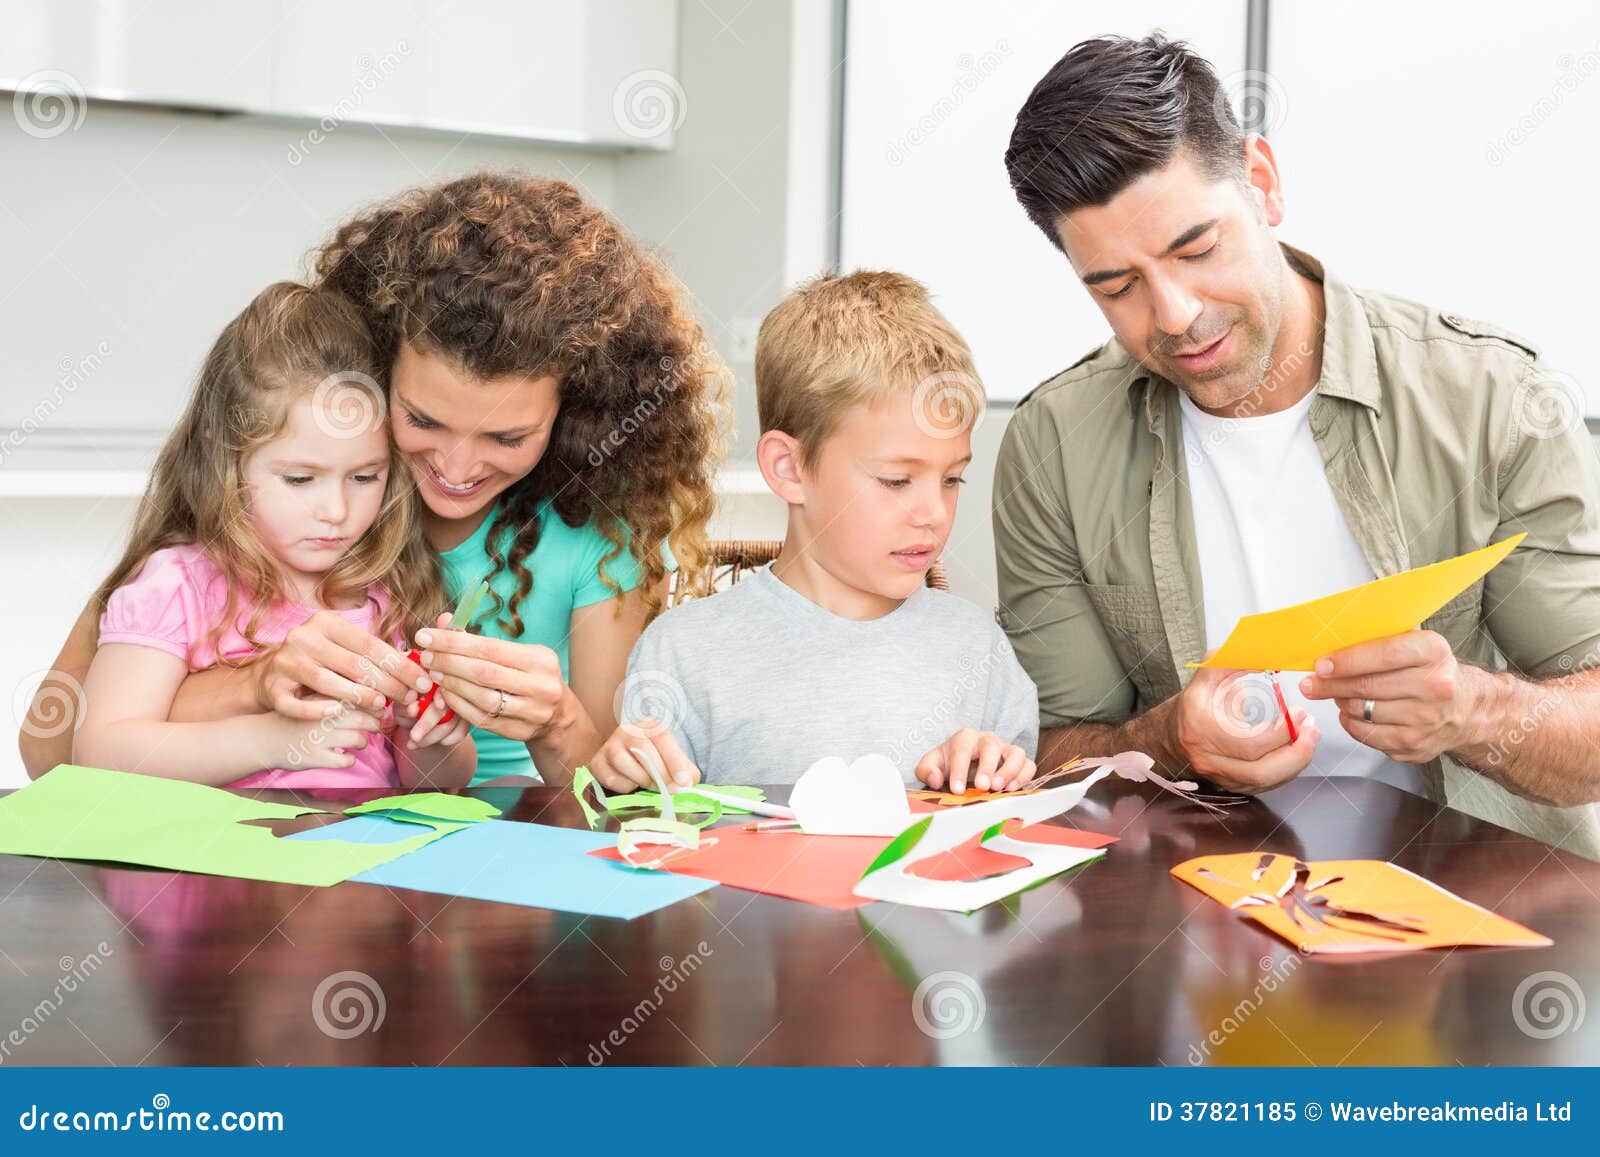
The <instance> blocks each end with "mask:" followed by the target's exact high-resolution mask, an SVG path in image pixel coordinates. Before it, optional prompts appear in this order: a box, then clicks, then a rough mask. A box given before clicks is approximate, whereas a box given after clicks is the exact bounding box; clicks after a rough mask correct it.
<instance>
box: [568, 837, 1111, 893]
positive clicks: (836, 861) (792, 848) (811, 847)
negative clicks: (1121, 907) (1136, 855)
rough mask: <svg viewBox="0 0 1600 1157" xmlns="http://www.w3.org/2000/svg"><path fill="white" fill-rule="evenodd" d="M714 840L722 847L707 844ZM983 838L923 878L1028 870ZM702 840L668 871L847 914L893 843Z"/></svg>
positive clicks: (1047, 840) (1081, 842) (1090, 843)
mask: <svg viewBox="0 0 1600 1157" xmlns="http://www.w3.org/2000/svg"><path fill="white" fill-rule="evenodd" d="M1007 834H1008V835H1010V836H1011V837H1012V838H1014V839H1019V840H1025V841H1032V842H1034V843H1040V844H1059V845H1064V846H1067V847H1076V848H1103V847H1105V846H1106V845H1108V844H1113V843H1115V842H1116V837H1115V836H1102V835H1098V834H1096V833H1094V832H1085V831H1080V830H1079V829H1077V828H1064V827H1060V826H1058V825H1056V824H1048V823H1043V824H1033V825H1031V826H1029V827H1026V828H1020V829H1018V830H1016V831H1013V832H1008V833H1007ZM711 837H715V838H716V841H717V842H716V843H715V844H712V845H711V846H709V847H706V846H704V841H705V840H707V839H709V838H711ZM978 839H979V837H978V836H974V837H973V838H972V839H971V840H969V841H967V842H966V843H965V844H962V845H961V846H960V847H958V848H954V849H952V850H950V851H948V852H945V853H944V854H943V855H940V856H935V857H934V858H932V859H930V860H928V861H927V862H926V863H924V864H919V865H917V875H919V876H925V877H927V878H928V879H931V880H970V879H973V878H975V877H979V876H990V875H994V874H996V873H998V872H1005V871H1010V870H1011V869H1012V868H1017V867H1021V866H1022V861H1021V860H1020V859H1018V858H1017V857H1015V856H1011V855H1006V854H1004V853H1001V852H991V851H990V850H989V849H987V848H982V847H979V846H978ZM701 840H702V847H701V848H700V850H699V851H696V852H690V853H686V854H685V855H683V856H681V857H679V858H676V859H674V860H673V861H672V864H671V867H670V868H669V869H668V870H669V871H671V872H674V873H677V874H679V875H684V876H697V877H699V878H700V879H702V880H715V881H717V883H719V884H727V885H728V886H729V887H733V888H744V889H746V890H747V891H751V892H765V893H766V894H767V895H769V896H783V897H786V898H787V899H790V900H803V901H805V902H806V903H808V904H818V905H820V906H822V907H824V908H841V909H844V908H859V907H861V906H862V905H864V904H870V903H872V901H871V900H868V899H866V898H865V897H862V896H857V895H856V894H855V891H854V889H855V886H856V882H857V881H858V880H860V879H861V876H862V874H863V873H864V872H866V870H867V868H868V867H869V866H871V864H872V861H873V860H875V859H877V858H878V854H879V853H880V852H882V851H883V849H884V848H886V847H888V846H889V839H888V838H887V837H884V836H808V835H805V834H804V833H802V832H756V831H751V830H749V828H748V827H747V826H745V825H742V824H729V825H726V826H724V827H720V828H711V829H708V830H707V831H706V832H705V833H704V834H703V835H702V836H701ZM589 855H591V856H600V857H602V858H604V859H608V860H619V861H620V860H621V858H622V857H621V856H619V855H618V854H617V850H616V849H615V848H598V849H596V850H595V851H592V852H590V853H589Z"/></svg>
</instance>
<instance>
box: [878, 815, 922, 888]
mask: <svg viewBox="0 0 1600 1157" xmlns="http://www.w3.org/2000/svg"><path fill="white" fill-rule="evenodd" d="M932 822H933V817H932V816H923V817H922V818H921V819H920V820H918V821H917V822H916V823H914V824H912V825H911V826H910V827H909V828H907V829H906V830H905V831H903V832H901V833H900V834H899V835H898V836H896V837H895V838H894V839H892V840H890V841H889V846H888V847H886V848H884V849H883V851H881V852H879V853H878V858H877V859H876V860H873V861H872V863H871V865H869V866H868V868H867V870H866V871H865V872H862V873H861V878H862V879H863V880H865V879H866V878H867V877H868V876H870V875H872V873H874V872H876V871H877V870H878V869H879V868H882V867H886V866H887V865H889V864H892V863H894V862H895V861H896V860H898V859H900V858H901V857H902V856H904V855H905V854H906V853H907V852H909V851H911V849H912V848H914V847H916V846H917V841H919V840H920V839H922V836H923V833H924V832H926V831H927V830H928V825H929V824H931V823H932Z"/></svg>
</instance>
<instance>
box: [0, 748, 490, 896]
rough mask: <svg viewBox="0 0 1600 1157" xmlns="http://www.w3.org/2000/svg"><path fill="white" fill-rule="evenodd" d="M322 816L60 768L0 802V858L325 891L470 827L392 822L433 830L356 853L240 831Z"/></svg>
mask: <svg viewBox="0 0 1600 1157" xmlns="http://www.w3.org/2000/svg"><path fill="white" fill-rule="evenodd" d="M326 814H328V813H326V812H324V811H323V809H321V808H314V807H298V806H292V805H287V804H275V803H264V802H261V801H259V800H253V799H246V798H245V797H244V796H239V795H234V794H233V793H231V792H227V791H223V790H222V789H221V788H215V787H206V786H205V785H203V784H198V783H188V782H185V781H183V780H176V779H160V778H157V777H155V776H149V775H135V774H133V773H131V772H124V771H105V770H102V769H100V768H93V767H78V766H76V765H74V764H67V763H64V764H61V765H60V766H58V767H56V768H55V769H54V770H52V771H49V772H46V773H45V774H44V775H42V776H40V777H39V778H38V779H37V780H36V781H34V782H33V783H31V784H29V785H28V786H27V787H24V788H22V789H20V790H18V791H15V792H12V793H11V794H10V795H9V796H6V797H5V798H3V799H0V853H6V854H10V855H19V856H43V857H47V858H49V859H56V860H105V861H110V862H113V863H120V864H133V865H137V866H140V867H149V868H166V869H170V870H174V871H180V872H199V873H202V874H205V875H212V876H237V877H240V878H242V879H247V880H266V881H269V882H272V883H280V884H303V885H308V886H311V887H326V886H327V885H330V884H337V883H339V882H341V881H343V880H347V879H349V878H350V877H351V876H355V875H358V874H360V873H361V872H365V871H367V870H368V869H370V868H375V867H377V866H378V865H379V864H384V863H387V862H388V861H390V860H393V859H397V858H399V857H400V856H403V855H405V854H406V853H407V852H411V851H415V850H416V849H417V848H420V847H422V846H424V845H425V844H429V843H432V842H433V841H434V840H436V839H438V838H439V837H440V836H444V835H448V834H450V833H451V832H457V831H460V830H461V829H462V828H464V827H465V826H466V825H465V824H460V823H451V822H448V821H444V820H436V819H431V818H428V817H421V816H419V817H415V818H413V817H411V816H409V815H407V814H405V813H394V814H393V815H392V818H394V819H397V820H400V821H401V822H405V823H411V824H414V825H418V826H420V827H425V828H428V829H430V830H428V831H426V832H423V833H419V834H418V835H416V836H412V837H411V838H409V839H404V840H397V841H396V842H394V843H391V844H355V843H350V842H348V841H345V840H283V839H279V838H278V837H277V836H275V835H273V834H272V832H271V831H270V830H268V829H267V828H265V827H261V826H258V825H255V824H251V823H247V822H244V821H248V820H262V819H268V820H272V819H294V818H295V817H297V816H303V815H326Z"/></svg>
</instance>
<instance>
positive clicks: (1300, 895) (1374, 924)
mask: <svg viewBox="0 0 1600 1157" xmlns="http://www.w3.org/2000/svg"><path fill="white" fill-rule="evenodd" d="M1172 874H1173V875H1174V876H1176V877H1177V878H1178V879H1180V880H1182V881H1183V882H1184V883H1186V884H1189V885H1191V886H1192V887H1194V888H1198V889H1199V890H1200V891H1201V892H1204V893H1205V894H1206V895H1207V896H1209V897H1211V899H1213V900H1215V901H1217V903H1219V904H1222V905H1223V906H1225V907H1227V908H1230V909H1232V910H1234V911H1236V912H1238V913H1240V914H1241V915H1243V916H1246V917H1248V918H1249V919H1251V920H1254V921H1255V922H1256V923H1258V924H1260V925H1261V926H1262V927H1264V928H1267V929H1268V930H1269V931H1272V932H1274V933H1276V934H1277V935H1278V936H1281V937H1282V938H1283V939H1285V940H1287V941H1288V942H1289V943H1290V944H1292V945H1294V946H1295V948H1297V949H1298V950H1299V951H1301V952H1305V953H1347V952H1411V951H1416V950H1419V949H1424V948H1445V947H1452V946H1458V945H1459V946H1465V945H1492V946H1500V947H1542V946H1545V945H1548V944H1550V943H1552V942H1551V941H1550V940H1549V939H1548V938H1547V937H1544V936H1541V935H1539V934H1538V933H1537V932H1534V931H1532V930H1530V929H1528V928H1524V927H1523V926H1522V925H1520V924H1516V923H1514V922H1512V921H1510V920H1507V919H1505V918H1504V917H1503V916H1497V915H1496V914H1495V913H1493V912H1490V911H1489V910H1488V909H1486V908H1480V907H1479V906H1478V905H1476V904H1473V903H1471V902H1470V901H1468V900H1463V899H1462V898H1461V897H1460V896H1457V895H1455V894H1453V893H1451V892H1447V891H1445V890H1444V889H1443V888H1441V887H1439V886H1438V885H1437V884H1434V883H1432V882H1430V881H1428V880H1425V879H1423V878H1422V877H1421V876H1418V875H1416V874H1415V873H1413V872H1408V871H1406V869H1404V868H1401V867H1399V866H1398V865H1395V864H1390V863H1386V862H1384V861H1382V860H1323V861H1311V862H1307V861H1305V860H1301V859H1299V858H1297V857H1295V856H1288V855H1278V854H1274V853H1272V852H1264V853H1263V852H1239V853H1236V854H1233V855H1220V856H1200V857H1198V858H1196V859H1192V860H1186V861H1185V862H1183V863H1181V864H1179V865H1178V866H1177V867H1175V868H1173V869H1172Z"/></svg>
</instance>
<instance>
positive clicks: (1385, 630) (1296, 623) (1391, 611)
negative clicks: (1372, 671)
mask: <svg viewBox="0 0 1600 1157" xmlns="http://www.w3.org/2000/svg"><path fill="white" fill-rule="evenodd" d="M1526 537H1527V535H1526V534H1516V535H1512V536H1511V537H1510V538H1508V539H1506V540H1505V541H1504V542H1497V543H1495V544H1494V545H1493V546H1486V547H1484V548H1483V549H1482V550H1475V551H1472V552H1471V553H1470V554H1463V555H1459V556H1457V557H1456V558H1452V559H1446V560H1445V561H1444V562H1436V563H1433V564H1432V565H1430V566H1419V567H1416V568H1415V569H1413V570H1408V571H1402V572H1401V573H1399V574H1392V575H1388V576H1386V577H1384V578H1380V579H1374V580H1373V581H1372V582H1369V583H1365V584H1363V585H1361V586H1358V587H1351V588H1350V589H1349V590H1345V591H1340V592H1338V593H1337V594H1332V595H1326V596H1324V597H1323V598H1320V599H1312V600H1311V601H1310V602H1308V603H1299V604H1297V605H1295V606H1292V607H1284V608H1282V609H1281V610H1276V611H1266V612H1264V613H1262V614H1258V615H1246V616H1244V618H1242V619H1240V620H1239V623H1238V625H1237V626H1235V627H1234V628H1233V631H1232V633H1230V634H1229V635H1228V637H1227V639H1226V640H1224V641H1223V644H1222V646H1220V647H1218V648H1217V649H1216V651H1214V652H1213V653H1212V654H1211V655H1210V656H1209V657H1207V658H1206V659H1205V660H1204V661H1203V662H1200V663H1190V664H1189V666H1191V667H1227V668H1232V669H1238V670H1245V671H1310V670H1314V669H1315V667H1316V663H1317V660H1318V659H1320V658H1322V657H1323V656H1325V655H1330V654H1332V653H1333V652H1335V651H1342V650H1344V649H1345V648H1346V647H1354V646H1356V645H1357V644H1359V643H1370V642H1372V641H1373V640H1374V639H1386V638H1388V637H1389V636H1391V635H1400V634H1404V633H1405V632H1407V631H1413V630H1416V629H1417V627H1419V626H1420V625H1421V624H1422V621H1423V620H1424V619H1426V618H1427V617H1428V616H1429V615H1431V614H1433V613H1434V612H1435V611H1437V610H1438V609H1439V608H1440V607H1442V606H1444V605H1445V604H1446V603H1448V602H1449V601H1450V600H1451V599H1453V598H1455V597H1456V596H1457V595H1459V594H1460V593H1461V592H1462V591H1464V590H1466V589H1467V588H1468V587H1470V586H1471V585H1472V584H1473V583H1475V582H1477V581H1478V580H1479V579H1481V578H1482V577H1483V576H1484V575H1486V574H1488V573H1489V572H1490V571H1491V570H1493V569H1494V568H1495V567H1496V566H1498V565H1499V564H1500V563H1501V562H1502V561H1503V560H1504V559H1505V557H1506V556H1507V555H1508V554H1510V553H1511V552H1512V550H1513V549H1515V548H1516V545H1517V544H1518V543H1519V542H1521V541H1522V540H1523V539H1524V538H1526Z"/></svg>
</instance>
